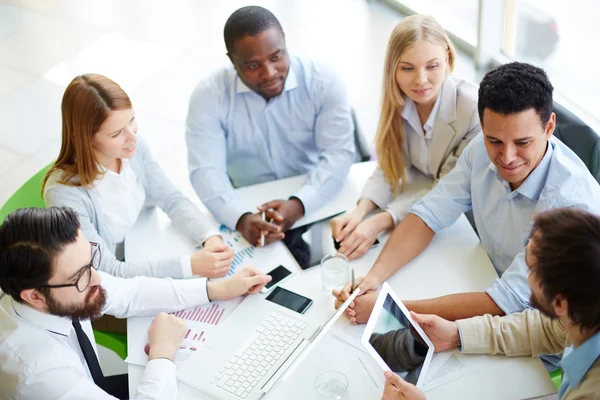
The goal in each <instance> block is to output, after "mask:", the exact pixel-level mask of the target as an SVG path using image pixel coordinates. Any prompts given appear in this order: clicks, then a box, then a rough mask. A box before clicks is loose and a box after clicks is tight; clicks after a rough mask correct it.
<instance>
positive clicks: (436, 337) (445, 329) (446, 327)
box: [410, 311, 460, 352]
mask: <svg viewBox="0 0 600 400" xmlns="http://www.w3.org/2000/svg"><path fill="white" fill-rule="evenodd" d="M410 316H411V317H412V319H414V320H415V322H416V323H417V324H419V326H421V328H422V329H423V331H424V332H425V334H426V335H427V336H428V337H429V339H431V342H432V343H433V345H434V346H435V351H436V352H440V351H444V350H448V349H452V348H454V347H460V334H459V333H458V325H456V322H451V321H447V320H445V319H443V318H440V317H438V316H437V315H427V314H417V313H415V312H412V311H411V312H410Z"/></svg>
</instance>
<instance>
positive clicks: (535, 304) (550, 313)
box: [529, 292, 558, 319]
mask: <svg viewBox="0 0 600 400" xmlns="http://www.w3.org/2000/svg"><path fill="white" fill-rule="evenodd" d="M529 302H530V303H531V306H532V307H534V308H536V309H537V310H539V311H540V312H541V313H542V314H544V315H545V316H546V317H548V318H551V319H558V315H556V314H555V313H554V311H553V310H552V308H551V307H548V306H546V305H543V304H542V302H541V301H539V300H538V299H537V298H536V297H535V295H534V294H533V292H531V297H530V298H529Z"/></svg>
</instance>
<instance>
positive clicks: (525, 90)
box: [335, 62, 600, 322]
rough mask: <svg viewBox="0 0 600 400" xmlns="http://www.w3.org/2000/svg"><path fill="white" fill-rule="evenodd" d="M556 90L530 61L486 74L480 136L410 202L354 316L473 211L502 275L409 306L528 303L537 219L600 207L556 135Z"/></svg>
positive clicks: (366, 280)
mask: <svg viewBox="0 0 600 400" xmlns="http://www.w3.org/2000/svg"><path fill="white" fill-rule="evenodd" d="M552 91H553V87H552V84H551V83H550V81H549V80H548V77H547V76H546V73H545V72H544V71H543V70H541V69H540V68H537V67H534V66H532V65H529V64H524V63H516V62H515V63H510V64H505V65H502V66H500V67H498V68H496V69H494V70H492V71H490V72H488V73H487V74H486V75H485V77H484V78H483V80H482V82H481V84H480V87H479V100H478V109H479V118H480V122H481V127H482V130H483V135H482V136H480V137H477V138H475V139H473V140H472V141H471V143H470V144H469V145H468V146H467V147H466V148H465V150H464V152H463V153H462V155H461V157H460V158H459V160H458V162H457V165H456V167H455V168H454V169H453V170H452V171H451V172H450V173H448V174H447V175H446V176H444V178H442V179H441V180H440V182H439V183H438V185H437V186H436V187H435V188H434V189H433V190H432V191H431V192H429V193H428V194H427V195H426V196H425V197H424V198H423V199H422V200H421V201H419V202H418V203H416V204H415V205H414V206H413V208H412V209H411V213H410V214H409V216H408V217H407V218H406V219H405V220H404V221H402V223H400V224H399V225H398V226H397V227H396V228H395V229H394V232H393V233H392V236H391V237H390V239H389V241H388V242H387V244H386V246H385V248H384V249H383V251H382V253H381V254H380V256H379V258H378V259H377V261H376V262H375V264H374V265H373V268H371V270H370V271H369V273H368V274H367V276H366V277H361V278H358V280H357V281H358V282H359V283H360V288H361V294H363V293H365V294H364V295H362V296H360V297H358V298H357V300H356V301H355V302H354V303H355V304H353V305H351V306H352V308H351V309H350V310H348V311H347V315H348V317H349V318H350V319H351V320H352V321H354V322H356V321H358V322H364V321H366V320H367V319H368V317H369V315H370V312H371V309H372V307H373V304H374V301H375V298H376V293H374V291H375V290H376V289H377V288H378V287H379V285H380V284H381V283H382V282H384V281H385V280H387V279H388V278H389V277H390V276H392V275H393V274H394V273H395V272H396V271H398V270H399V269H400V268H401V267H403V266H404V265H406V264H407V263H408V262H410V261H411V260H412V259H413V258H415V257H416V256H418V255H419V254H420V253H421V252H422V251H423V250H425V248H426V247H427V246H428V245H429V243H430V242H431V240H432V239H433V236H434V235H435V233H436V232H438V231H440V230H441V229H444V228H445V227H448V226H450V225H452V224H453V223H454V222H455V221H456V220H457V219H458V218H459V217H460V216H461V214H463V213H464V212H467V211H469V210H473V215H474V219H475V224H476V227H477V232H478V234H479V237H480V239H481V244H482V245H483V248H484V249H485V251H486V252H487V254H488V256H489V257H490V260H491V261H492V264H493V265H494V268H495V269H496V271H497V272H498V275H500V278H498V279H496V280H494V281H493V282H492V283H491V285H490V286H489V287H488V288H487V290H486V291H485V292H473V293H461V294H453V295H448V296H444V297H439V298H435V299H429V300H419V301H407V302H406V306H407V307H408V308H409V309H411V310H412V311H415V312H418V313H426V314H437V315H439V316H442V317H443V318H445V319H450V320H456V319H460V318H468V317H473V316H476V315H483V314H492V315H503V314H510V313H514V312H520V311H523V310H524V309H526V308H529V307H531V304H530V302H529V299H530V296H531V291H530V289H529V285H528V284H527V273H528V272H527V271H528V270H527V265H526V263H525V246H526V244H527V241H528V238H529V234H530V230H531V225H532V221H533V217H534V216H535V215H536V214H539V213H541V212H543V211H546V210H549V209H554V208H559V207H572V208H578V209H582V210H589V211H591V212H593V213H595V214H600V209H599V199H600V186H598V183H597V182H596V181H595V180H594V178H593V177H592V175H591V174H590V173H589V171H588V169H587V168H586V166H585V165H584V164H583V162H582V161H581V160H580V159H579V158H578V157H577V155H576V154H575V153H573V152H572V151H571V150H570V149H569V148H568V147H567V146H565V145H564V144H563V143H562V142H560V141H559V140H558V139H556V138H554V137H552V132H553V131H554V128H555V126H556V116H555V114H554V113H553V112H552ZM348 287H349V285H346V287H345V288H344V290H342V292H341V293H335V294H336V295H337V297H338V299H337V301H336V305H337V304H339V302H340V301H342V300H343V299H345V298H346V297H347V296H348Z"/></svg>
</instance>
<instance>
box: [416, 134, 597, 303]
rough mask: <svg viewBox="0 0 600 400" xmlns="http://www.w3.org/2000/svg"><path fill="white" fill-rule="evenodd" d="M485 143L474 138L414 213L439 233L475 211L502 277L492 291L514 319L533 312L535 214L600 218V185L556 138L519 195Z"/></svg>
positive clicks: (476, 222) (482, 237)
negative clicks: (567, 210) (530, 260)
mask: <svg viewBox="0 0 600 400" xmlns="http://www.w3.org/2000/svg"><path fill="white" fill-rule="evenodd" d="M483 141H484V138H483V136H478V137H476V138H474V139H473V140H472V141H471V143H469V145H468V146H467V147H466V148H465V150H464V151H463V153H462V155H461V156H460V158H459V159H458V162H457V164H456V167H454V169H452V171H450V172H449V173H448V174H447V175H446V176H444V177H443V178H442V179H441V180H440V181H439V183H438V184H437V185H436V186H435V187H434V188H433V189H432V190H431V191H430V192H429V193H428V194H427V195H426V196H425V197H423V199H421V201H419V202H417V203H416V204H415V205H414V206H413V208H412V209H411V212H412V213H413V214H416V215H417V216H418V217H420V218H421V219H422V220H423V221H424V222H425V223H426V224H427V225H428V226H429V227H430V228H431V229H432V230H433V231H434V232H437V231H439V230H441V229H443V228H445V227H447V226H450V225H452V224H453V223H454V222H455V221H456V220H457V219H458V217H460V215H461V214H462V213H464V212H466V211H468V210H470V209H472V210H473V216H474V218H475V225H476V226H477V231H478V234H479V237H480V239H481V244H482V245H483V248H484V249H485V251H486V252H487V254H488V256H489V257H490V260H491V261H492V264H493V265H494V268H495V269H496V271H497V272H498V275H500V276H501V278H499V279H496V280H494V281H493V282H492V284H491V285H490V286H489V287H488V288H487V290H486V292H487V293H488V294H489V295H490V296H491V297H492V299H493V300H494V301H495V302H496V304H497V305H498V307H500V308H501V309H502V310H503V311H504V312H505V313H506V314H510V313H513V312H520V311H523V310H524V309H525V308H530V307H531V306H530V303H529V299H530V296H531V291H530V289H529V284H528V283H527V276H528V274H529V270H528V267H527V264H526V263H525V246H526V245H527V241H528V240H529V235H530V232H531V228H532V223H533V217H534V216H535V214H538V213H540V212H543V211H546V210H549V209H553V208H559V207H575V208H579V209H582V210H588V211H590V212H593V213H595V214H600V207H599V204H600V186H599V185H598V183H597V182H596V180H595V179H594V178H593V177H592V175H591V174H590V173H589V171H588V169H587V168H586V166H585V164H584V163H583V162H582V161H581V160H580V159H579V157H578V156H577V155H576V154H575V153H573V151H571V150H570V149H569V148H568V147H567V146H566V145H565V144H563V143H562V142H561V141H560V140H558V139H556V138H554V137H552V138H550V140H549V144H550V145H549V146H548V147H547V149H546V153H545V155H544V157H543V158H542V160H541V161H540V163H539V165H538V166H537V167H536V169H534V170H533V171H532V172H531V174H530V175H529V176H528V177H527V179H526V180H525V181H524V182H523V184H521V186H520V187H519V188H518V189H517V190H515V191H513V190H511V188H510V185H509V184H508V182H506V181H504V180H503V179H502V177H501V176H500V174H499V173H498V171H497V169H496V167H495V166H494V165H493V163H491V162H490V159H489V157H488V155H487V152H486V150H485V145H484V142H483Z"/></svg>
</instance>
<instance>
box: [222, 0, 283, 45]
mask: <svg viewBox="0 0 600 400" xmlns="http://www.w3.org/2000/svg"><path fill="white" fill-rule="evenodd" d="M269 28H277V29H278V30H279V32H281V34H282V35H283V29H282V28H281V24H280V23H279V21H278V20H277V18H276V17H275V16H274V15H273V13H272V12H271V11H269V10H267V9H266V8H263V7H259V6H247V7H242V8H240V9H238V10H236V11H235V12H234V13H233V14H231V15H230V16H229V18H228V19H227V22H225V29H224V30H223V36H225V47H226V48H227V52H228V53H232V52H233V45H234V43H235V42H236V41H237V40H239V39H243V38H244V37H246V36H256V35H258V34H259V33H261V32H263V31H266V30H267V29H269Z"/></svg>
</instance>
